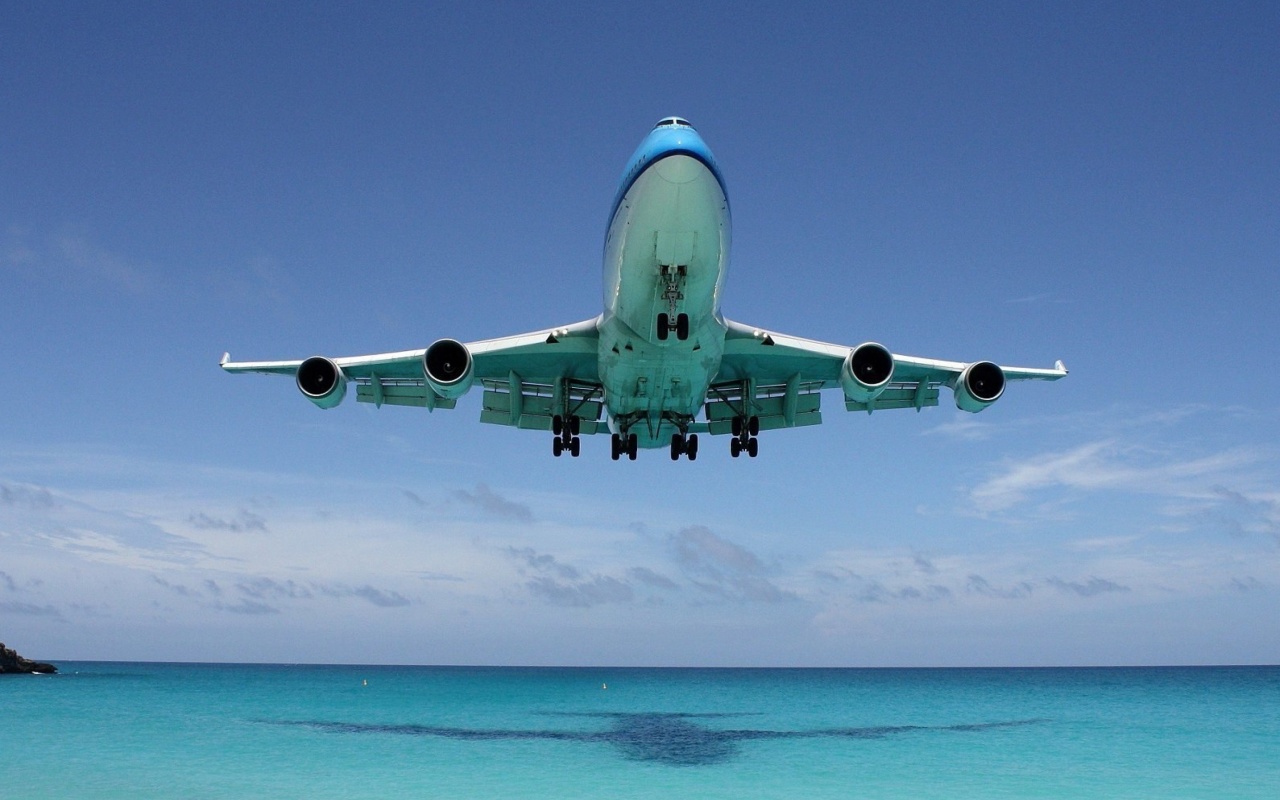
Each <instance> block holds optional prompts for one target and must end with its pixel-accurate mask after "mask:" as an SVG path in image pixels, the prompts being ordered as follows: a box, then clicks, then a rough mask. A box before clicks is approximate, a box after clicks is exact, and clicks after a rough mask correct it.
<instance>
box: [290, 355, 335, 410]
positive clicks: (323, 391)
mask: <svg viewBox="0 0 1280 800" xmlns="http://www.w3.org/2000/svg"><path fill="white" fill-rule="evenodd" d="M295 377H296V379H297V381H298V389H299V391H301V392H302V393H303V394H304V395H306V396H307V399H308V400H310V401H311V402H313V403H315V404H316V405H317V406H319V407H320V408H333V407H334V406H336V405H337V404H338V403H341V402H342V398H344V397H346V395H347V376H346V375H344V374H342V368H341V367H339V366H338V365H337V364H336V363H334V362H333V361H332V360H331V359H328V358H325V357H324V356H312V357H311V358H308V359H307V360H306V361H303V362H302V363H301V364H299V365H298V372H297V375H296V376H295Z"/></svg>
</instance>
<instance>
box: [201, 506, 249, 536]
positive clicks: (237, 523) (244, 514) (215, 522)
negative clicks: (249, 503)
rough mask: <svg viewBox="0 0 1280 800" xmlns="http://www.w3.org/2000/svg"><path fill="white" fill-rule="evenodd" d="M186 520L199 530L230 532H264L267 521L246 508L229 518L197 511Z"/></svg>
mask: <svg viewBox="0 0 1280 800" xmlns="http://www.w3.org/2000/svg"><path fill="white" fill-rule="evenodd" d="M187 521H188V522H190V523H191V524H192V525H194V526H195V527H197V528H200V529H201V530H214V531H230V532H232V533H244V532H246V531H260V532H266V530H267V521H266V520H265V519H263V518H262V516H261V515H259V514H255V513H253V512H252V511H248V510H246V509H240V511H239V512H237V513H236V515H235V516H234V517H232V518H230V519H226V518H224V517H214V516H210V515H209V514H205V513H204V512H199V513H195V514H192V515H191V516H189V517H187Z"/></svg>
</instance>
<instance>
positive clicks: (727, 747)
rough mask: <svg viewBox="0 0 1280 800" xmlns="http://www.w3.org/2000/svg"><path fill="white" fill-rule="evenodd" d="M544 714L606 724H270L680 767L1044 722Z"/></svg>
mask: <svg viewBox="0 0 1280 800" xmlns="http://www.w3.org/2000/svg"><path fill="white" fill-rule="evenodd" d="M547 716H557V717H587V718H596V719H606V720H609V721H610V722H611V723H612V724H611V726H610V727H609V728H608V729H607V730H603V731H567V730H556V729H546V730H528V729H502V728H451V727H443V726H437V725H411V724H402V725H380V724H371V723H357V722H324V721H317V720H312V721H298V722H292V721H279V722H273V723H272V724H277V725H295V726H301V727H308V728H313V729H315V730H319V731H325V732H329V733H353V734H359V733H374V734H379V733H381V734H396V735H403V736H438V737H442V738H446V739H470V740H499V739H550V740H556V741H564V742H587V743H600V744H610V745H613V746H614V747H616V748H617V749H618V750H619V751H620V752H621V754H622V756H623V757H624V758H627V759H631V760H634V761H652V762H657V763H660V764H668V765H671V766H681V767H684V766H701V765H706V764H721V763H724V762H726V761H729V760H731V759H732V758H734V757H735V756H736V755H737V754H738V743H739V742H746V741H757V740H763V739H816V738H845V739H882V738H885V737H887V736H893V735H897V734H907V733H913V732H928V731H939V732H943V731H947V732H957V733H979V732H983V731H991V730H998V729H1002V728H1014V727H1019V726H1024V725H1035V724H1039V723H1043V722H1047V720H1043V719H1027V720H1013V721H1008V722H982V723H969V724H960V725H879V726H872V727H864V728H817V729H813V730H800V731H780V730H763V729H753V728H711V727H707V726H705V725H701V724H698V722H697V721H698V720H703V719H724V718H728V717H745V716H752V715H750V714H686V713H657V712H650V713H622V712H584V713H569V712H547Z"/></svg>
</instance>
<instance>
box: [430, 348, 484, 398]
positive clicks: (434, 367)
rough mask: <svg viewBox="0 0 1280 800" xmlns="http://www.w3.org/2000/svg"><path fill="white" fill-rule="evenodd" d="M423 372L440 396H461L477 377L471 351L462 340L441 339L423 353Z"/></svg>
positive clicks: (433, 389)
mask: <svg viewBox="0 0 1280 800" xmlns="http://www.w3.org/2000/svg"><path fill="white" fill-rule="evenodd" d="M422 372H423V374H424V375H425V376H426V379H427V385H428V386H430V387H431V390H432V391H433V392H435V393H436V394H438V395H439V396H441V397H445V398H457V397H461V396H462V395H464V394H466V393H467V390H468V389H470V388H471V381H472V380H473V379H474V377H475V371H474V369H473V363H472V360H471V351H470V350H468V349H467V346H466V345H465V344H463V343H462V342H459V341H456V340H454V339H440V340H438V341H436V342H435V343H434V344H432V345H431V346H430V347H428V348H427V352H425V353H423V354H422Z"/></svg>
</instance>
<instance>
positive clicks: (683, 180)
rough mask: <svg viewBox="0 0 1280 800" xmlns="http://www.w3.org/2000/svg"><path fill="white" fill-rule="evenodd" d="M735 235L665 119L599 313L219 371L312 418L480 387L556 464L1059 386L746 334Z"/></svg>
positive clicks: (701, 161)
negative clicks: (351, 397)
mask: <svg viewBox="0 0 1280 800" xmlns="http://www.w3.org/2000/svg"><path fill="white" fill-rule="evenodd" d="M731 233H732V225H731V220H730V212H729V198H728V193H727V191H726V189H725V181H724V176H723V175H722V173H721V171H720V167H719V165H718V164H717V163H716V160H715V158H714V156H712V154H711V150H710V149H709V148H708V147H707V144H706V142H704V141H703V139H702V137H701V136H700V135H699V134H698V132H697V131H695V130H694V128H693V126H692V125H690V124H689V122H688V121H687V120H685V119H684V118H682V117H666V118H664V119H662V120H661V121H659V122H658V124H657V125H656V126H655V127H654V128H653V130H652V131H650V133H649V134H648V136H646V137H645V138H644V140H643V141H642V142H641V143H640V146H639V148H638V149H637V150H636V151H635V154H634V155H633V156H632V157H631V160H630V161H629V162H628V164H627V168H626V171H625V172H624V173H623V175H622V180H621V182H620V184H619V186H618V190H617V193H616V194H615V195H614V198H613V207H612V210H611V212H610V214H609V227H608V231H607V233H606V236H605V241H604V311H603V313H601V314H600V315H599V316H597V317H594V318H592V319H588V320H584V321H582V322H577V323H574V324H571V325H564V326H561V327H555V328H548V329H546V330H540V331H534V332H532V333H525V334H520V335H516V336H507V337H503V338H498V339H487V340H484V341H477V342H467V343H463V342H459V341H457V340H455V339H448V338H445V339H439V340H437V341H435V342H434V343H433V344H431V345H430V346H429V347H426V348H423V349H418V350H404V351H400V352H394V353H379V354H375V355H365V356H349V357H343V358H330V357H327V356H312V357H311V358H307V359H304V360H299V361H232V360H231V356H230V354H228V353H224V354H223V356H222V361H221V366H222V368H223V369H224V370H226V371H227V372H261V373H269V374H279V375H292V376H293V377H294V379H295V381H296V383H297V386H298V389H299V390H301V392H302V394H303V395H305V396H306V397H307V399H309V400H310V401H311V402H313V403H315V404H316V405H317V406H319V407H320V408H333V407H334V406H336V405H338V404H339V403H341V402H342V400H343V398H344V396H345V395H346V392H347V386H348V384H355V386H356V400H357V401H358V402H361V403H373V404H374V405H375V406H378V407H381V406H383V405H399V406H416V407H420V408H426V409H427V410H428V411H433V410H435V409H440V408H453V407H454V406H455V405H456V404H457V402H458V398H459V397H461V396H462V395H464V394H466V393H467V392H468V391H469V390H470V389H471V388H472V387H473V386H475V385H476V384H477V383H478V384H480V386H481V387H482V388H483V390H484V393H483V410H482V411H481V412H480V421H481V422H488V423H494V424H499V425H510V426H513V427H516V428H524V429H532V430H541V431H551V433H552V435H553V438H552V452H553V454H554V455H556V456H560V455H562V454H563V453H569V454H570V455H571V456H573V457H577V456H578V455H579V453H580V452H581V437H582V436H584V435H589V434H596V433H605V432H608V433H609V434H610V435H611V445H612V457H613V460H615V461H617V460H619V459H621V458H622V457H623V456H626V457H627V459H628V460H632V461H634V460H635V459H636V453H637V452H638V450H639V449H640V448H661V447H667V448H669V449H670V454H671V460H673V461H678V460H679V459H680V457H681V456H684V457H686V458H687V459H688V460H690V461H693V460H695V459H696V458H697V457H698V435H699V434H708V435H712V436H724V435H727V436H729V452H730V454H731V455H732V456H733V457H734V458H737V457H739V456H741V455H742V454H744V453H745V454H746V455H747V456H748V457H750V458H755V457H756V455H757V454H758V452H759V438H758V437H759V435H760V432H761V431H766V430H774V429H778V428H798V427H803V426H807V425H816V424H818V423H820V422H821V421H822V415H821V397H822V390H824V389H835V388H839V389H841V390H842V392H843V395H844V405H845V408H846V409H848V410H850V411H865V412H867V413H872V412H874V411H882V410H889V409H899V408H914V409H916V410H917V411H919V410H920V409H922V408H925V407H926V406H936V405H938V395H939V391H940V387H942V386H946V387H948V388H949V389H951V391H952V393H953V395H954V399H955V404H956V406H957V407H958V408H960V409H961V410H964V411H969V412H975V413H976V412H978V411H981V410H983V409H984V408H986V407H987V406H989V405H991V404H992V403H994V402H995V401H996V400H999V399H1000V397H1001V396H1003V394H1004V390H1005V385H1006V383H1007V382H1009V381H1020V380H1050V381H1052V380H1058V379H1059V378H1062V377H1064V376H1065V375H1066V374H1067V369H1066V367H1065V366H1063V363H1062V362H1061V361H1058V362H1057V363H1056V364H1054V366H1053V368H1052V369H1032V368H1026V367H1003V366H999V365H997V364H995V363H993V362H991V361H974V362H959V361H940V360H936V359H929V358H917V357H915V356H906V355H898V354H895V353H892V352H890V350H889V349H888V348H886V347H885V346H884V345H882V344H880V343H878V342H874V341H869V342H864V343H862V344H859V345H856V346H852V347H850V346H847V345H839V344H828V343H826V342H819V341H814V340H810V339H802V338H798V337H794V336H788V335H785V334H781V333H777V332H775V331H772V330H769V329H767V328H760V327H756V326H753V325H744V324H741V323H738V322H734V321H733V320H730V319H727V318H726V317H725V316H724V315H723V314H722V313H721V311H720V296H721V292H722V290H723V289H724V280H725V273H726V271H727V268H728V264H729V245H730V239H731Z"/></svg>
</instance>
